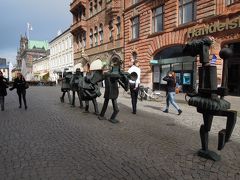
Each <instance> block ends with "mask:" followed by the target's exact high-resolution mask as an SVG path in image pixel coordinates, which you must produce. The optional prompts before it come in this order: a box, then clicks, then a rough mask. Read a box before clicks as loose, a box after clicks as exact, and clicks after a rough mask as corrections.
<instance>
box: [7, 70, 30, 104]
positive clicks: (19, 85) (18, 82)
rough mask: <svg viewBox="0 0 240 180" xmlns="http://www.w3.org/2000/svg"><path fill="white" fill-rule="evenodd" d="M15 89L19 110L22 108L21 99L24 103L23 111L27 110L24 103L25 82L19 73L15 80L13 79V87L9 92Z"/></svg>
mask: <svg viewBox="0 0 240 180" xmlns="http://www.w3.org/2000/svg"><path fill="white" fill-rule="evenodd" d="M15 88H16V89H17V94H18V99H19V108H22V98H23V102H24V106H25V109H27V102H26V80H25V78H24V77H23V75H22V74H21V73H17V78H16V79H14V83H13V87H12V88H10V89H9V90H10V91H12V90H13V89H15Z"/></svg>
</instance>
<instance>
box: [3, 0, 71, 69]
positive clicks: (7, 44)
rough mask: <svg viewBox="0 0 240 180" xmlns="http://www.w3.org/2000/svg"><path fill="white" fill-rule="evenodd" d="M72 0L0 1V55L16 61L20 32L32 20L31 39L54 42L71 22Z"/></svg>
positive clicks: (25, 28)
mask: <svg viewBox="0 0 240 180" xmlns="http://www.w3.org/2000/svg"><path fill="white" fill-rule="evenodd" d="M71 2H72V0H41V1H39V0H0V57H1V58H7V61H11V62H13V64H15V63H16V55H17V49H18V48H19V46H20V44H19V42H20V37H21V35H25V33H26V31H27V23H28V22H29V23H30V24H31V25H32V27H33V30H32V31H30V40H47V41H51V40H52V39H53V38H54V37H56V36H57V32H58V31H59V30H62V31H65V30H66V29H67V28H69V27H70V25H71V23H72V14H71V13H70V11H69V9H70V7H69V5H70V3H71Z"/></svg>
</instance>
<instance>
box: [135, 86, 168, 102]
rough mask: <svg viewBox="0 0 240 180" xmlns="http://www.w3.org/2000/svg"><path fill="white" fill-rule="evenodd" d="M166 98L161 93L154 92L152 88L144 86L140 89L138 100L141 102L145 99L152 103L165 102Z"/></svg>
mask: <svg viewBox="0 0 240 180" xmlns="http://www.w3.org/2000/svg"><path fill="white" fill-rule="evenodd" d="M164 98H165V96H164V95H162V94H161V92H160V91H153V90H152V89H151V88H149V87H146V88H145V87H144V86H140V87H139V93H138V99H139V100H141V101H142V100H143V99H145V100H150V101H157V102H161V101H163V99H164Z"/></svg>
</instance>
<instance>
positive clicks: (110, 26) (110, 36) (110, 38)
mask: <svg viewBox="0 0 240 180" xmlns="http://www.w3.org/2000/svg"><path fill="white" fill-rule="evenodd" d="M108 28H109V40H110V41H112V40H113V21H112V20H111V21H109V26H108Z"/></svg>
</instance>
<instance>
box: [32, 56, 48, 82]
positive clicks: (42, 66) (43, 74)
mask: <svg viewBox="0 0 240 180" xmlns="http://www.w3.org/2000/svg"><path fill="white" fill-rule="evenodd" d="M49 70H50V69H49V56H46V57H41V58H39V59H37V60H35V61H33V75H34V80H36V81H41V80H46V81H48V80H49Z"/></svg>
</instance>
